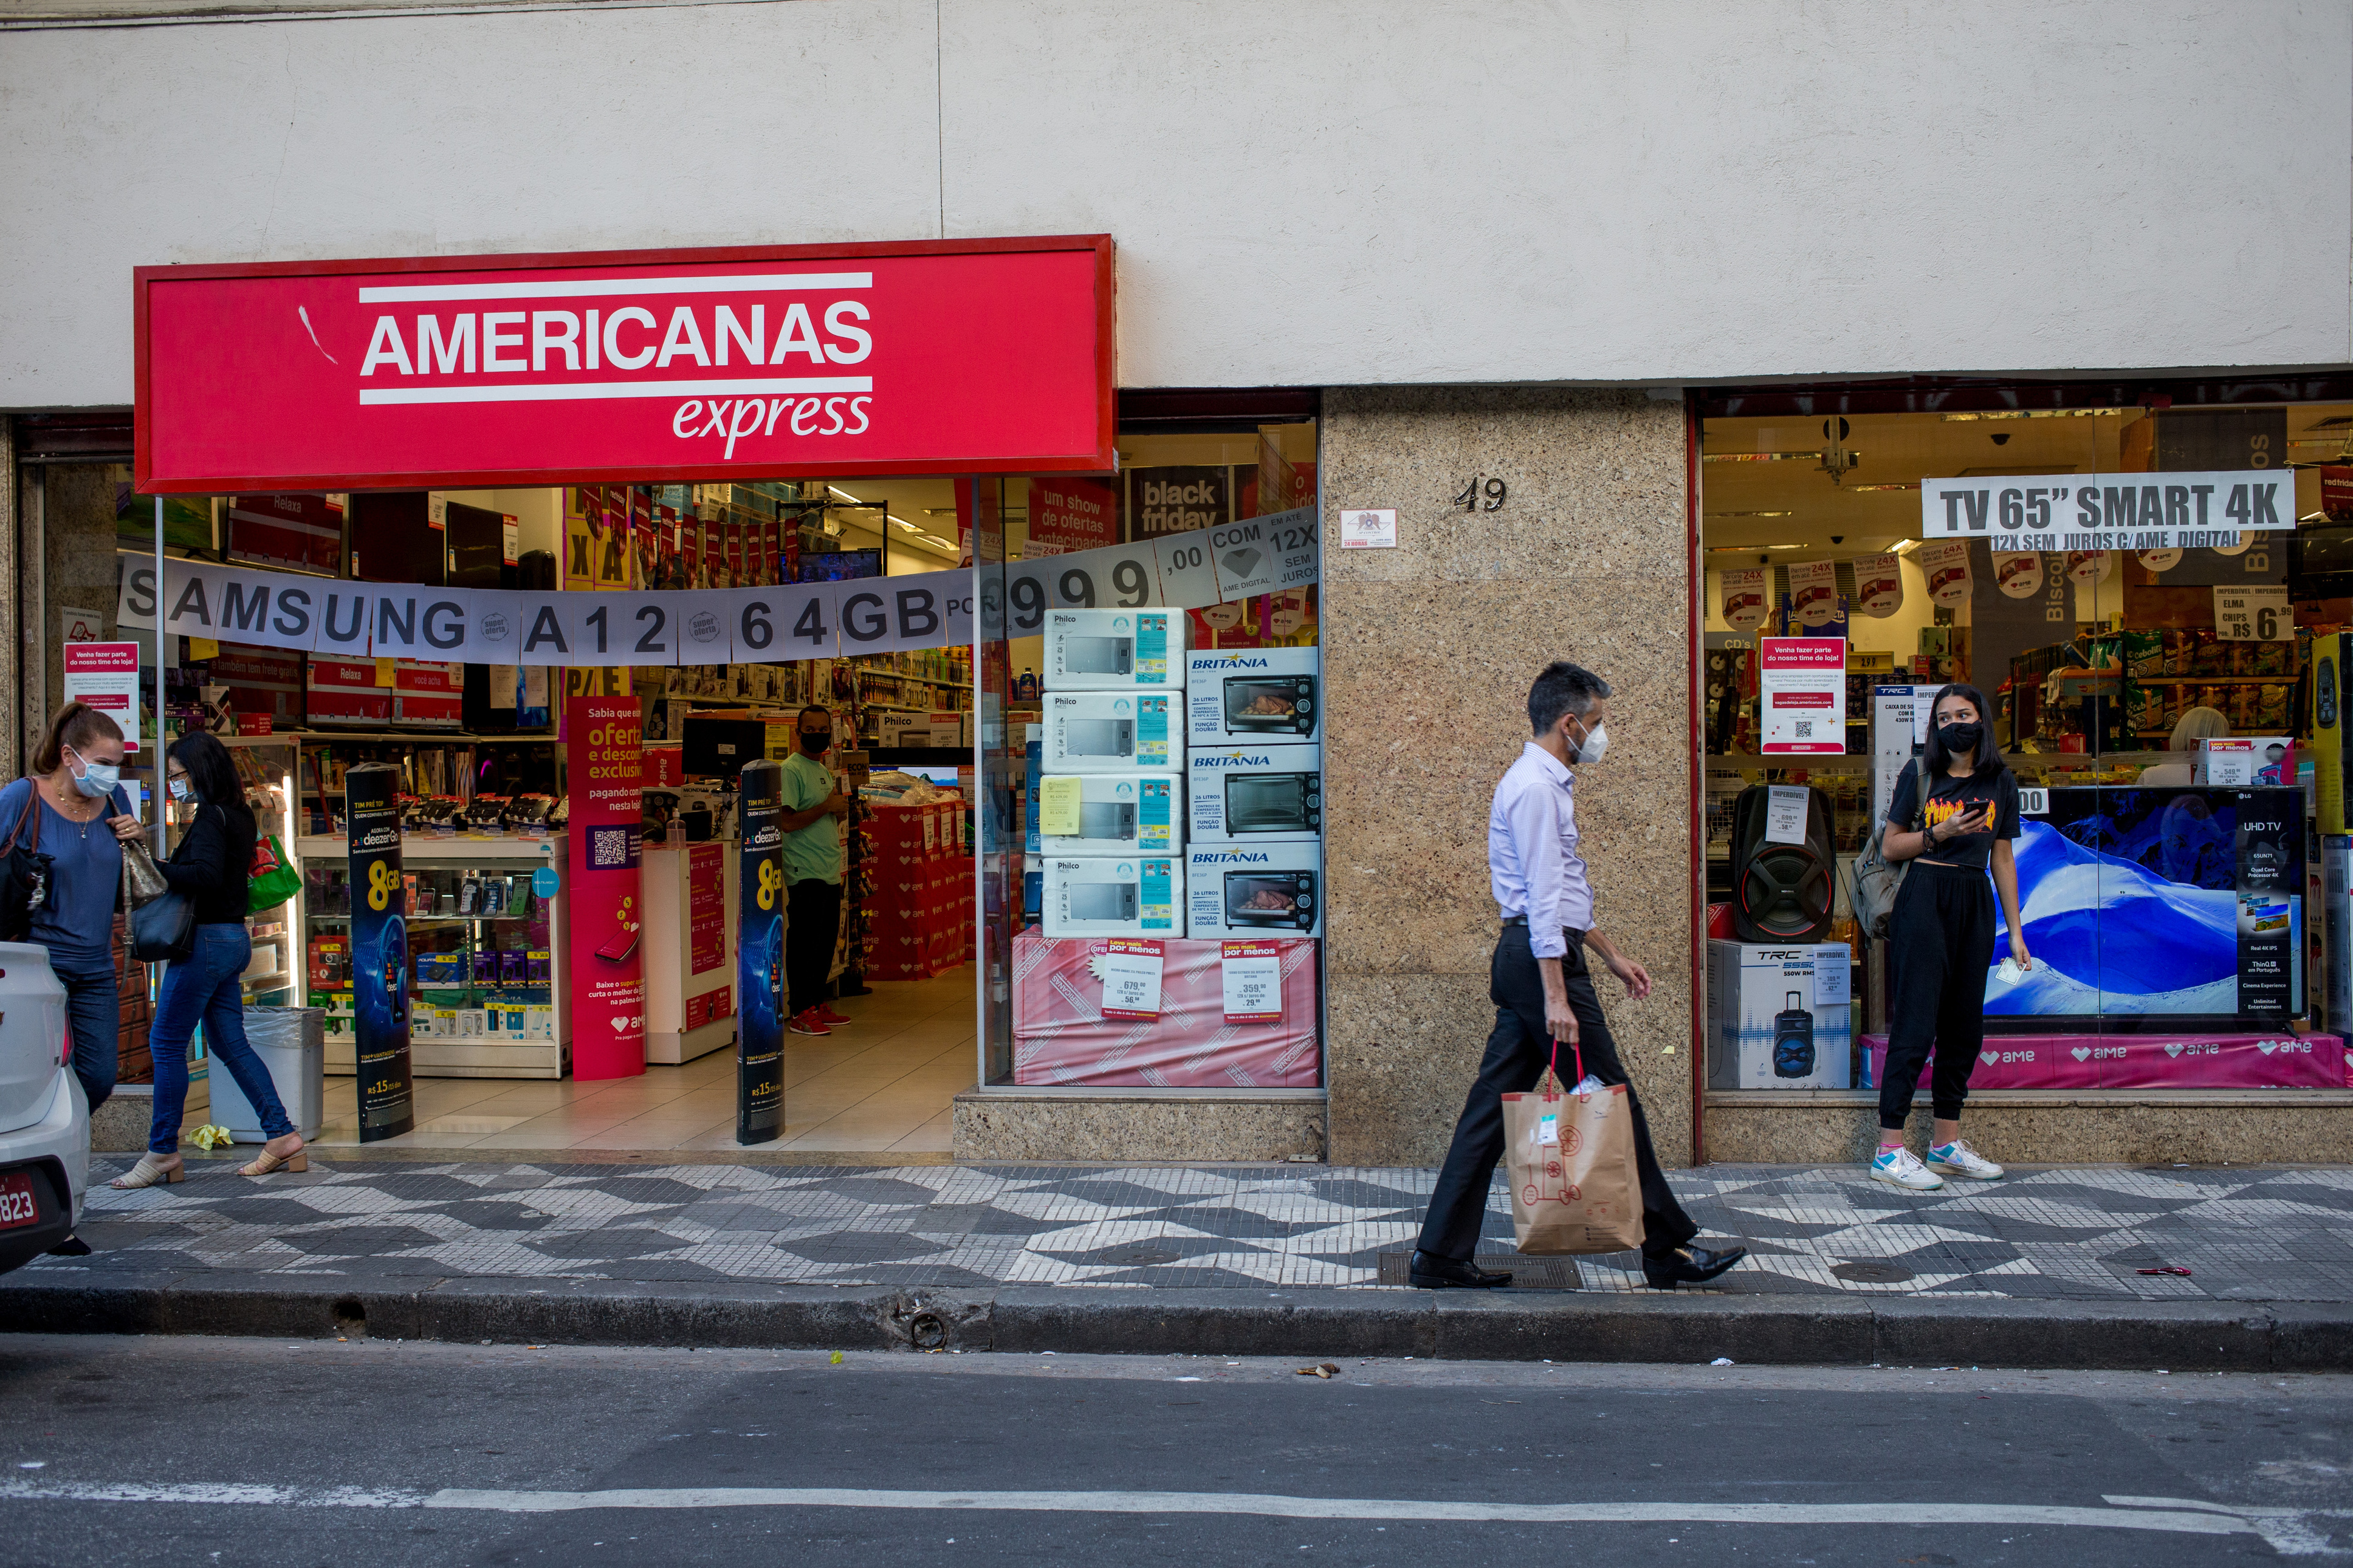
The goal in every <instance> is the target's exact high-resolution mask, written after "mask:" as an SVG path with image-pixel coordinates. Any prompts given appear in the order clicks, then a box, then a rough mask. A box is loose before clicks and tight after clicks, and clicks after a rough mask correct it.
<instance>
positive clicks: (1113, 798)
mask: <svg viewBox="0 0 2353 1568" xmlns="http://www.w3.org/2000/svg"><path fill="white" fill-rule="evenodd" d="M1184 803H1185V786H1184V784H1183V782H1182V781H1181V780H1180V779H1179V778H1178V777H1177V775H1176V773H1060V774H1056V773H1042V772H1041V773H1039V787H1038V848H1039V853H1040V854H1044V855H1060V856H1065V857H1070V856H1080V855H1152V854H1155V853H1156V854H1161V855H1166V854H1169V853H1172V852H1173V851H1175V850H1177V849H1181V848H1183V847H1184V845H1185V836H1184V831H1183V823H1184V820H1185V805H1184Z"/></svg>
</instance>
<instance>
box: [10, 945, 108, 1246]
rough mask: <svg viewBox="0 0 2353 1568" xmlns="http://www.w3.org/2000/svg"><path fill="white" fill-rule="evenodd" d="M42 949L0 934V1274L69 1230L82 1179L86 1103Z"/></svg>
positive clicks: (62, 1004) (61, 1000)
mask: <svg viewBox="0 0 2353 1568" xmlns="http://www.w3.org/2000/svg"><path fill="white" fill-rule="evenodd" d="M69 1063H70V1047H69V1046H68V1045H67V1042H66V988H65V986H64V985H62V984H59V983H58V977H57V975H56V974H54V973H51V972H50V969H49V953H48V950H47V948H42V947H35V946H32V945H31V944H29V943H26V942H0V1274H5V1273H6V1272H7V1271H8V1270H9V1269H11V1268H16V1266H17V1265H18V1264H20V1263H23V1262H25V1261H26V1259H27V1258H38V1257H39V1256H40V1255H41V1254H42V1253H44V1252H47V1250H48V1249H49V1248H51V1247H55V1246H56V1245H57V1244H58V1243H59V1242H61V1241H63V1240H65V1239H66V1237H69V1236H71V1235H72V1234H73V1229H74V1226H75V1224H76V1223H77V1222H78V1221H79V1219H80V1218H81V1200H82V1194H83V1192H84V1190H85V1189H86V1188H88V1186H89V1185H90V1102H89V1101H88V1100H85V1099H84V1098H83V1097H82V1092H81V1079H78V1078H76V1077H75V1076H74V1071H73V1068H72V1067H71V1066H70V1065H69Z"/></svg>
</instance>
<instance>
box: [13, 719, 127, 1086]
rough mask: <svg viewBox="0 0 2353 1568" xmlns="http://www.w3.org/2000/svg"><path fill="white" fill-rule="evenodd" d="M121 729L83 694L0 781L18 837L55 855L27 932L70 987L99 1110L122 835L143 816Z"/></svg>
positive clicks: (107, 1068)
mask: <svg viewBox="0 0 2353 1568" xmlns="http://www.w3.org/2000/svg"><path fill="white" fill-rule="evenodd" d="M122 753H123V745H122V731H121V727H120V726H118V725H117V724H116V723H115V721H113V720H111V719H110V718H108V717H107V716H106V715H105V714H103V713H101V712H100V711H99V710H97V709H95V708H92V707H90V706H89V705H88V704H87V703H82V702H69V703H67V704H66V705H65V707H64V708H62V709H60V710H58V716H57V717H56V718H55V719H53V720H51V721H49V732H48V734H47V736H45V737H44V738H43V739H42V742H41V745H40V749H39V750H38V751H37V752H35V753H34V755H33V771H32V773H30V774H28V775H27V776H26V777H24V778H21V779H18V780H17V781H16V783H15V784H10V785H9V786H8V787H7V788H6V789H0V823H6V824H9V825H10V826H11V828H12V829H13V834H14V837H15V839H16V842H17V843H19V844H24V845H28V846H29V845H31V844H32V843H33V842H34V836H35V835H36V834H38V835H39V852H40V853H41V854H43V855H46V856H47V857H48V859H49V884H48V892H47V897H46V898H44V899H43V900H42V902H41V907H40V908H38V909H37V910H34V911H33V929H32V934H31V935H30V936H29V937H27V938H26V940H27V941H29V942H35V943H37V944H38V945H39V946H42V947H45V948H47V949H48V950H49V968H50V970H51V971H52V972H53V973H56V975H57V977H58V980H59V981H60V982H62V983H63V984H64V985H65V988H66V1022H67V1026H68V1027H69V1029H70V1030H71V1031H72V1034H73V1068H74V1076H75V1077H76V1078H78V1079H80V1080H81V1091H82V1096H83V1098H84V1099H86V1100H89V1101H90V1110H93V1111H95V1110H97V1109H98V1108H99V1107H100V1106H101V1105H104V1104H105V1103H106V1101H107V1098H108V1097H109V1096H110V1095H111V1094H112V1093H113V1092H114V1071H115V1040H116V1036H117V1035H118V1034H119V1033H120V1032H121V1026H122V1003H121V996H120V995H119V994H117V992H116V990H115V980H114V907H115V904H116V901H117V900H118V899H119V897H120V895H121V888H122V845H121V841H122V840H125V839H132V838H136V837H139V834H140V827H139V818H138V817H136V816H132V811H131V802H130V800H129V798H128V797H126V796H125V795H123V793H122V791H121V786H120V784H118V782H117V781H118V779H119V778H120V776H121V771H122Z"/></svg>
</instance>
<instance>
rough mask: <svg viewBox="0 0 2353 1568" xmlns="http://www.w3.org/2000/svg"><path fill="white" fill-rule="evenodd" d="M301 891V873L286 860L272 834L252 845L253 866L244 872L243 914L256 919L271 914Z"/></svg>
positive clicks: (276, 839)
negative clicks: (264, 914) (263, 912)
mask: <svg viewBox="0 0 2353 1568" xmlns="http://www.w3.org/2000/svg"><path fill="white" fill-rule="evenodd" d="M301 890H302V873H301V872H300V871H298V870H296V869H295V868H293V866H292V865H290V863H289V862H288V861H287V858H286V846H285V845H283V844H281V843H280V842H279V841H278V836H277V835H276V834H274V833H268V834H263V835H261V836H260V837H257V838H256V839H254V841H253V864H252V865H251V866H250V867H248V868H247V870H246V880H245V912H246V913H247V914H249V915H258V914H259V913H261V912H262V911H263V910H274V909H276V908H277V907H278V906H279V905H280V904H282V903H284V902H285V901H286V900H289V899H290V898H292V897H293V896H294V895H295V894H297V893H299V892H301Z"/></svg>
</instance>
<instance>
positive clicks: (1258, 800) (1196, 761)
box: [1187, 744, 1324, 842]
mask: <svg viewBox="0 0 2353 1568" xmlns="http://www.w3.org/2000/svg"><path fill="white" fill-rule="evenodd" d="M1187 764H1188V772H1189V774H1190V777H1189V778H1188V780H1187V786H1188V787H1187V795H1188V796H1189V799H1190V803H1191V809H1190V814H1189V816H1188V818H1187V820H1188V821H1189V822H1190V823H1191V825H1192V836H1193V837H1194V838H1195V839H1196V840H1198V841H1203V842H1208V841H1214V840H1219V839H1240V838H1313V837H1316V836H1318V835H1319V834H1321V833H1322V832H1323V831H1324V748H1323V747H1321V746H1314V745H1296V744H1293V745H1274V746H1196V747H1194V748H1192V750H1191V752H1190V754H1189V756H1188V757H1187Z"/></svg>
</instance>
